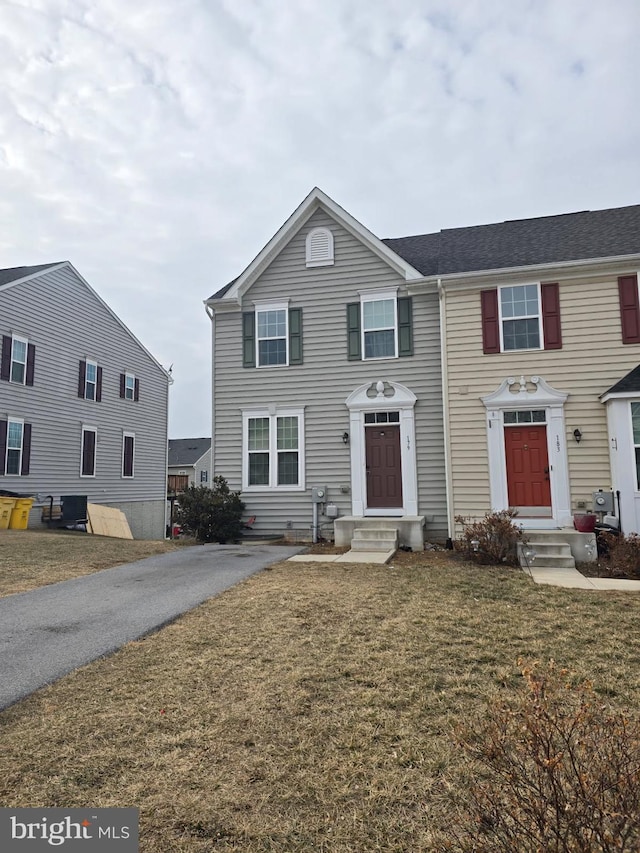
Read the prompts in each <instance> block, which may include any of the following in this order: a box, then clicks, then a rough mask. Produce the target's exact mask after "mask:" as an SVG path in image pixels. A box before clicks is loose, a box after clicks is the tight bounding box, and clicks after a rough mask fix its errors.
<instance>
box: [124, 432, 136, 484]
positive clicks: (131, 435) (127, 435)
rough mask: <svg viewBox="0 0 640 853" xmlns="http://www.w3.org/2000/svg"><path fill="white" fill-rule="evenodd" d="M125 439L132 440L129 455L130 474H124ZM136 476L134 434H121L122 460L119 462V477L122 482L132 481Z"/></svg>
mask: <svg viewBox="0 0 640 853" xmlns="http://www.w3.org/2000/svg"><path fill="white" fill-rule="evenodd" d="M127 438H131V439H133V448H132V453H131V474H125V473H124V447H125V442H126V439H127ZM135 475H136V434H135V432H124V431H123V433H122V458H121V460H120V476H121V478H122V479H123V480H133V478H134V477H135Z"/></svg>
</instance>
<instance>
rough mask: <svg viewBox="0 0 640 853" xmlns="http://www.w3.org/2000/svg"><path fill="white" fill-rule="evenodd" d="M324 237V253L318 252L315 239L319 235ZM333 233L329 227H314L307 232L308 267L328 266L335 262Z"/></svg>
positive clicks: (306, 252)
mask: <svg viewBox="0 0 640 853" xmlns="http://www.w3.org/2000/svg"><path fill="white" fill-rule="evenodd" d="M321 236H322V237H324V238H325V240H326V245H325V246H322V244H321V248H322V249H323V251H322V253H318V252H317V248H316V245H315V241H316V240H317V238H318V237H321ZM333 251H334V250H333V234H332V233H331V230H330V229H329V228H312V229H311V231H309V233H308V234H307V239H306V243H305V254H306V262H307V266H308V267H328V266H331V265H332V264H333V263H334V254H333Z"/></svg>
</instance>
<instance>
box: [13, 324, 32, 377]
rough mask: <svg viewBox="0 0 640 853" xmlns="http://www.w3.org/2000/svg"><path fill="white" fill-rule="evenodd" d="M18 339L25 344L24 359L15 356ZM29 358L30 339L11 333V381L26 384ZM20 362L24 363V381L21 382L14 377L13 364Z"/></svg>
mask: <svg viewBox="0 0 640 853" xmlns="http://www.w3.org/2000/svg"><path fill="white" fill-rule="evenodd" d="M16 341H18V342H19V343H21V344H24V361H18V359H17V358H16V357H15V343H16ZM28 358H29V340H28V339H27V338H23V337H21V336H20V335H11V359H10V364H9V381H10V382H13V384H14V385H26V384H27V360H28ZM14 364H20V365H22V381H21V382H19V381H18V380H17V379H14V378H13V365H14Z"/></svg>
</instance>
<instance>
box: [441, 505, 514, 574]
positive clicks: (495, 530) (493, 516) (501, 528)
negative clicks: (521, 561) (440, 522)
mask: <svg viewBox="0 0 640 853" xmlns="http://www.w3.org/2000/svg"><path fill="white" fill-rule="evenodd" d="M517 514H518V512H517V510H515V509H505V510H500V511H499V512H491V513H487V515H485V517H484V518H483V519H481V520H480V521H470V520H469V519H468V518H463V516H461V515H459V516H456V522H457V523H458V524H462V526H463V528H462V534H461V536H460V538H459V539H458V540H457V542H456V549H457V550H459V551H464V552H465V553H466V556H467V557H468V558H469V559H470V560H474V561H475V562H477V563H483V564H485V565H488V564H503V563H506V564H507V565H510V566H517V565H518V543H523V544H524V542H525V541H526V540H525V536H524V533H523V531H522V528H520V527H518V525H517V524H515V523H514V518H515V517H516V516H517Z"/></svg>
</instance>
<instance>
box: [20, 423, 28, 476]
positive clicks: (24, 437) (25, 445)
mask: <svg viewBox="0 0 640 853" xmlns="http://www.w3.org/2000/svg"><path fill="white" fill-rule="evenodd" d="M30 463H31V424H24V425H23V429H22V468H21V470H20V473H21V474H22V476H23V477H24V476H25V475H26V474H28V473H29V465H30Z"/></svg>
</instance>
